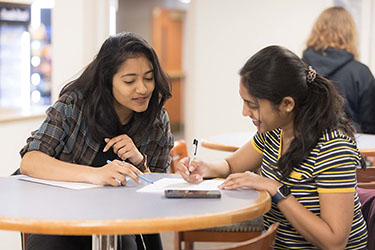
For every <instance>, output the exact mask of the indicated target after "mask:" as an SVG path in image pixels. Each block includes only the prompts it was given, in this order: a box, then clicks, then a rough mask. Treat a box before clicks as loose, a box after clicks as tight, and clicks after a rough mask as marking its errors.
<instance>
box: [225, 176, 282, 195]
mask: <svg viewBox="0 0 375 250" xmlns="http://www.w3.org/2000/svg"><path fill="white" fill-rule="evenodd" d="M279 186H281V184H280V183H279V182H277V181H275V180H271V179H269V178H266V177H262V176H260V175H258V174H255V173H253V172H250V171H246V172H245V173H236V174H231V175H229V176H228V177H227V178H226V179H225V181H224V182H223V183H222V184H220V185H219V188H221V189H236V188H241V187H249V188H253V189H256V190H265V191H267V192H269V193H270V194H271V195H274V194H275V193H276V190H277V188H278V187H279Z"/></svg>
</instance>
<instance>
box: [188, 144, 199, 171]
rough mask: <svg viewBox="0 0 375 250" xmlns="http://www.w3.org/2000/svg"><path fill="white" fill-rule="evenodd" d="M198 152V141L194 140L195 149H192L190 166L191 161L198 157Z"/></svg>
mask: <svg viewBox="0 0 375 250" xmlns="http://www.w3.org/2000/svg"><path fill="white" fill-rule="evenodd" d="M197 150H198V140H197V139H194V140H193V147H192V149H191V153H190V160H189V165H190V163H191V161H192V160H193V159H194V158H195V157H196V156H197Z"/></svg>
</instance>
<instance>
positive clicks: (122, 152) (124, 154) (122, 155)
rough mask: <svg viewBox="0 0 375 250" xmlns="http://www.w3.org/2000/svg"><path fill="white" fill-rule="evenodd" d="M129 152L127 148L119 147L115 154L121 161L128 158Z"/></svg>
mask: <svg viewBox="0 0 375 250" xmlns="http://www.w3.org/2000/svg"><path fill="white" fill-rule="evenodd" d="M131 153H132V152H131V150H128V149H127V148H126V147H122V148H120V149H119V150H118V151H117V153H116V152H115V154H117V155H118V156H119V157H120V158H121V159H122V160H123V161H125V160H126V159H128V158H129V157H130V156H131Z"/></svg>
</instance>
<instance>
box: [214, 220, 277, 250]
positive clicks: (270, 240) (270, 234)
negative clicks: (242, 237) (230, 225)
mask: <svg viewBox="0 0 375 250" xmlns="http://www.w3.org/2000/svg"><path fill="white" fill-rule="evenodd" d="M278 227H279V223H278V222H276V223H275V224H273V225H271V226H270V228H269V229H268V230H267V231H266V232H265V233H264V234H262V235H259V236H258V237H256V238H254V239H250V240H247V241H244V242H241V243H236V244H235V245H233V246H230V247H226V248H223V249H215V250H249V249H257V250H270V249H273V245H274V243H275V238H276V232H277V228H278Z"/></svg>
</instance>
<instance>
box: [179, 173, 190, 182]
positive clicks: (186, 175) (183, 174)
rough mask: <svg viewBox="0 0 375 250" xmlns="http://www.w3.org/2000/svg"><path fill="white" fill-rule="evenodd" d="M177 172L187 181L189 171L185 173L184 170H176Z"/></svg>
mask: <svg viewBox="0 0 375 250" xmlns="http://www.w3.org/2000/svg"><path fill="white" fill-rule="evenodd" d="M178 173H179V174H180V175H181V177H182V178H183V179H184V180H185V181H187V182H189V176H190V173H189V174H186V172H178Z"/></svg>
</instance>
